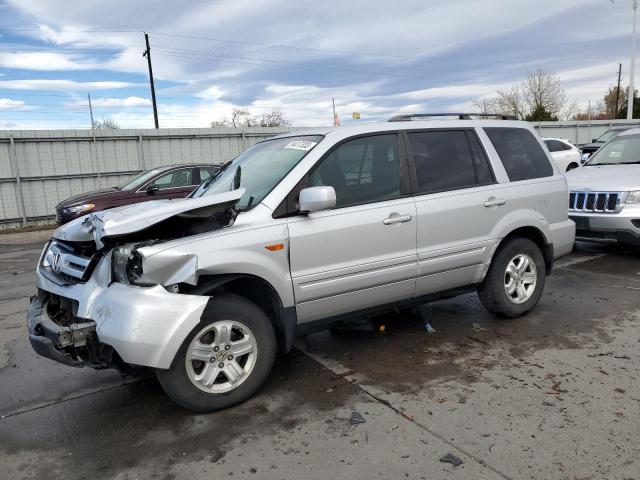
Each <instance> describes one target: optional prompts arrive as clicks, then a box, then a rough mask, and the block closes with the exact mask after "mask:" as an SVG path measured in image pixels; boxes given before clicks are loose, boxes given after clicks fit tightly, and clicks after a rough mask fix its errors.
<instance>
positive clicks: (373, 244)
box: [288, 132, 417, 322]
mask: <svg viewBox="0 0 640 480" xmlns="http://www.w3.org/2000/svg"><path fill="white" fill-rule="evenodd" d="M406 177H407V170H406V163H405V155H404V154H401V151H400V143H399V135H398V133H395V132H394V133H381V134H376V135H368V136H363V137H357V138H352V139H349V140H347V141H344V142H342V143H341V144H339V145H338V146H337V147H335V148H334V149H333V150H332V151H330V152H329V153H328V154H327V155H325V157H324V158H323V159H321V160H320V161H319V162H318V164H317V165H316V166H315V167H314V168H313V169H312V170H311V171H310V173H309V174H308V175H307V177H306V178H305V179H303V181H302V182H301V184H300V185H299V186H298V187H297V189H298V190H299V189H301V188H304V187H307V186H320V185H330V186H332V187H333V188H334V189H335V191H336V200H337V203H336V208H335V209H333V210H327V211H321V212H315V213H311V214H309V215H294V216H292V217H290V218H289V221H288V225H289V237H290V264H291V276H292V280H293V286H294V294H295V299H296V308H297V314H298V319H299V321H301V322H309V321H313V320H317V319H321V318H326V317H332V316H337V315H341V314H345V313H348V312H354V311H358V310H365V309H368V308H371V307H375V306H376V305H381V304H386V303H391V302H394V301H398V300H404V299H409V298H411V297H412V296H413V293H414V287H415V277H416V272H417V263H416V210H415V203H414V201H413V199H412V198H411V196H410V195H409V187H408V182H407V178H406ZM294 191H295V190H294Z"/></svg>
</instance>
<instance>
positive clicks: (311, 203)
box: [298, 187, 336, 213]
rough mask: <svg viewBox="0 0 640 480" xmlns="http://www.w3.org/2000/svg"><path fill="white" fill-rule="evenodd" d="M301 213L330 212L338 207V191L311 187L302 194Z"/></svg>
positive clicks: (299, 201)
mask: <svg viewBox="0 0 640 480" xmlns="http://www.w3.org/2000/svg"><path fill="white" fill-rule="evenodd" d="M298 204H299V205H300V208H299V209H300V213H311V212H319V211H320V210H330V209H332V208H334V207H335V206H336V191H335V190H334V189H333V187H309V188H305V189H304V190H302V191H301V192H300V197H299V200H298Z"/></svg>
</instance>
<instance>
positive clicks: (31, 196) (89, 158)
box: [0, 127, 292, 228]
mask: <svg viewBox="0 0 640 480" xmlns="http://www.w3.org/2000/svg"><path fill="white" fill-rule="evenodd" d="M291 130H292V129H291V128H260V127H256V128H247V129H244V132H243V130H242V129H236V128H224V127H221V128H214V129H208V128H185V129H159V130H113V131H96V138H95V142H94V140H93V134H92V132H91V131H90V130H15V131H13V130H12V131H0V201H2V204H1V205H0V228H6V227H7V226H17V225H19V222H20V219H21V217H22V213H21V210H20V205H19V200H18V198H19V197H18V194H17V192H18V190H17V184H16V182H15V172H14V171H13V168H12V162H11V155H10V143H9V138H10V136H13V137H14V139H15V150H16V160H17V164H18V168H19V171H20V176H21V177H22V192H23V198H24V204H25V210H26V216H27V218H28V219H32V220H34V221H35V220H37V221H41V217H43V216H53V215H54V207H55V205H56V204H58V203H59V202H60V201H62V200H64V199H66V198H68V197H70V196H73V195H77V194H79V193H83V192H87V191H90V190H95V189H98V188H105V187H110V186H113V185H116V184H119V183H122V182H124V181H125V180H126V179H127V178H130V177H131V176H132V175H133V174H134V173H137V172H139V171H140V170H141V169H142V166H143V165H144V168H145V169H149V168H153V167H158V166H162V165H167V164H174V163H177V164H182V163H211V164H220V163H223V162H225V161H227V160H230V159H231V158H233V157H235V156H237V155H238V154H239V153H241V152H242V151H243V150H245V149H246V148H248V147H249V146H251V145H253V144H255V143H256V142H258V141H260V140H264V139H266V138H269V137H272V136H274V135H278V134H280V133H285V132H289V131H291ZM140 140H141V141H140Z"/></svg>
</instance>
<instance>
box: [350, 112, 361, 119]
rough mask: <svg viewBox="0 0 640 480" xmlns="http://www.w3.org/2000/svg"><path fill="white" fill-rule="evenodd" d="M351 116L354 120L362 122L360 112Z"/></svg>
mask: <svg viewBox="0 0 640 480" xmlns="http://www.w3.org/2000/svg"><path fill="white" fill-rule="evenodd" d="M351 116H352V117H353V119H354V120H360V113H359V112H353V113H352V114H351Z"/></svg>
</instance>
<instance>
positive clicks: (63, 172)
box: [0, 120, 640, 230]
mask: <svg viewBox="0 0 640 480" xmlns="http://www.w3.org/2000/svg"><path fill="white" fill-rule="evenodd" d="M618 125H619V126H624V125H634V126H640V120H632V121H627V120H611V121H609V120H593V121H590V122H583V121H570V122H539V123H534V127H535V128H537V129H538V131H539V133H540V135H541V136H543V137H559V138H566V139H569V140H571V141H572V142H574V143H587V142H590V141H591V139H592V138H594V137H598V136H600V135H601V134H602V133H604V132H605V131H606V130H607V129H609V128H611V127H612V126H618ZM291 130H292V128H289V127H286V128H261V127H256V128H246V129H236V128H223V127H221V128H215V129H208V128H181V129H160V130H110V131H96V133H95V137H94V135H93V133H92V132H91V131H90V130H11V131H10V130H6V131H0V230H2V229H7V228H13V227H19V226H26V225H32V224H42V223H51V222H52V221H53V219H54V213H55V212H54V207H55V205H56V204H57V203H59V202H60V201H62V200H64V199H66V198H68V197H71V196H72V195H76V194H79V193H83V192H88V191H91V190H96V189H99V188H106V187H110V186H113V185H117V184H119V183H122V182H124V181H125V180H127V179H128V178H130V177H131V176H132V175H135V174H137V173H139V172H140V171H142V170H146V169H149V168H153V167H157V166H161V165H168V164H176V163H211V164H220V163H223V162H225V161H226V160H229V159H231V158H233V157H235V156H236V155H237V154H239V153H240V152H242V151H243V150H245V149H246V148H248V147H250V146H251V145H253V144H255V143H256V142H258V141H260V140H263V139H265V138H268V137H271V136H273V135H277V134H279V133H284V132H288V131H291Z"/></svg>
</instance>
